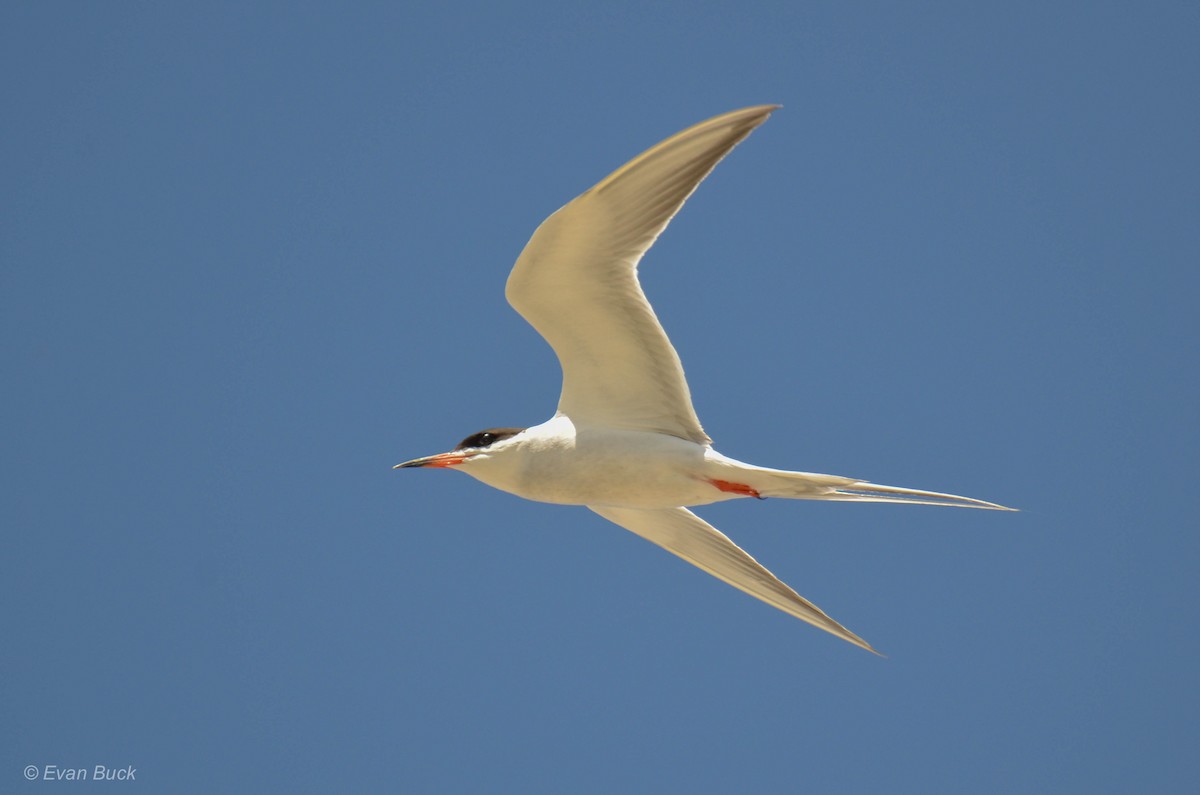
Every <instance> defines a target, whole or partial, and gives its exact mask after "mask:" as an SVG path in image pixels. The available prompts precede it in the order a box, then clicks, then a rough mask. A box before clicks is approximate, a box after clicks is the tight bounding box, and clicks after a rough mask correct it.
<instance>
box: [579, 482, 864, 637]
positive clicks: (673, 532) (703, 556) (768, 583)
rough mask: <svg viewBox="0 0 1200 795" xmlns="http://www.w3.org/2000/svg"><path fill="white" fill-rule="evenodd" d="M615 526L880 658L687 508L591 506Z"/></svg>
mask: <svg viewBox="0 0 1200 795" xmlns="http://www.w3.org/2000/svg"><path fill="white" fill-rule="evenodd" d="M588 507H589V508H591V509H592V510H593V511H595V512H596V513H598V514H600V515H601V516H603V517H604V518H605V519H607V520H608V521H610V522H613V523H614V524H618V525H620V526H621V527H624V528H625V529H626V530H630V531H632V532H634V533H637V534H638V535H640V536H641V537H642V538H644V539H646V540H647V541H652V542H654V543H655V544H658V545H659V546H660V547H662V548H663V549H665V550H667V551H668V552H672V553H674V554H676V555H678V556H679V557H681V558H683V559H684V560H686V561H687V562H688V563H691V564H692V565H694V566H698V567H699V568H701V569H703V570H704V571H706V572H708V573H709V574H711V575H712V576H714V577H716V578H717V579H719V580H724V581H725V582H727V583H729V584H730V585H732V586H733V587H734V588H738V589H740V590H742V591H745V592H746V593H748V594H750V595H751V596H753V597H754V598H755V599H761V600H762V601H764V602H766V603H767V604H769V605H771V606H772V607H777V608H779V609H780V610H782V611H783V612H785V613H787V614H788V615H791V616H795V617H796V618H798V619H800V620H801V621H807V622H808V623H810V624H812V625H813V626H814V627H819V628H820V629H823V630H825V631H826V632H830V633H833V634H834V635H837V636H838V637H839V638H842V639H843V640H848V641H850V642H851V643H853V644H854V645H855V646H861V647H862V648H864V649H866V650H867V651H869V652H874V653H875V654H878V653H879V652H876V651H875V650H874V649H872V648H871V645H870V644H869V643H867V642H866V641H865V640H863V639H862V638H860V637H859V636H858V635H855V634H854V633H853V632H851V631H850V630H848V629H846V628H845V627H843V626H842V625H841V624H839V623H838V622H836V621H834V620H833V619H832V618H830V617H829V616H827V615H825V612H824V611H823V610H821V608H819V607H817V606H816V605H814V604H813V603H812V602H810V601H808V600H807V599H805V598H804V597H803V596H801V595H800V594H798V593H796V592H795V591H793V590H792V589H791V588H789V587H788V586H787V585H785V584H784V583H783V582H782V581H781V580H780V579H779V578H778V577H776V576H775V575H774V574H772V573H771V572H769V571H767V570H766V568H764V567H763V565H762V564H761V563H759V562H758V561H757V560H755V559H754V558H752V557H750V555H749V554H747V553H746V552H745V550H743V549H742V548H741V547H739V546H738V545H737V544H735V543H733V541H731V540H730V539H729V537H728V536H727V535H725V534H724V533H722V532H721V531H720V530H718V529H717V528H715V527H713V526H712V525H710V524H709V523H708V522H706V521H704V520H703V519H701V518H700V517H699V516H697V515H696V514H694V513H692V512H691V511H689V510H688V509H687V508H664V509H659V510H645V509H641V508H612V507H608V506H603V507H601V506H595V505H589V506H588Z"/></svg>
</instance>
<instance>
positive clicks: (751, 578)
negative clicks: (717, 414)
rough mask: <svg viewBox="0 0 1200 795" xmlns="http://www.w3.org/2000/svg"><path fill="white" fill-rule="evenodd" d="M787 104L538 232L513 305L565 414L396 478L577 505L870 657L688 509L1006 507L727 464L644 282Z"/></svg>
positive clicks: (467, 443) (747, 118) (712, 133)
mask: <svg viewBox="0 0 1200 795" xmlns="http://www.w3.org/2000/svg"><path fill="white" fill-rule="evenodd" d="M778 107H779V106H778V105H759V106H756V107H750V108H744V109H742V110H735V111H732V112H730V113H725V114H723V115H720V116H716V117H714V118H711V119H709V120H707V121H704V122H701V123H699V124H697V125H695V126H693V127H689V128H688V129H686V130H684V131H683V132H680V133H678V134H676V135H673V136H671V137H670V138H668V139H666V140H665V141H663V142H662V143H660V144H658V145H657V146H654V147H653V148H651V149H649V150H647V151H646V152H644V153H642V154H641V155H639V156H637V157H635V158H634V159H633V160H631V161H629V162H628V163H626V164H625V165H623V166H621V167H620V168H619V169H617V170H616V171H614V172H613V173H612V174H610V175H608V176H607V177H605V178H604V179H603V180H601V181H600V182H599V183H598V184H597V185H596V186H595V187H593V188H591V189H590V190H588V191H587V192H585V193H583V194H582V195H580V196H579V197H577V198H576V199H574V200H573V201H571V202H570V203H568V204H567V205H566V206H564V207H563V208H562V209H560V210H558V212H556V213H554V214H553V215H551V216H550V217H549V218H547V219H546V220H545V221H544V222H542V224H541V225H540V226H539V227H538V228H537V230H536V231H535V232H534V233H533V237H532V238H531V239H530V240H529V243H528V244H527V245H526V246H525V249H524V250H523V251H522V252H521V255H520V256H519V257H518V258H517V262H516V265H515V266H514V267H513V270H512V273H511V274H510V275H509V277H508V284H507V287H506V289H505V294H506V296H507V298H508V302H509V303H510V304H511V305H512V306H513V308H514V309H516V310H517V312H518V313H520V315H521V316H522V317H523V318H525V320H526V321H528V322H529V324H530V325H532V326H533V327H534V329H536V330H537V332H538V333H539V334H541V335H542V337H544V338H545V340H546V341H547V342H548V343H549V344H550V346H551V347H552V348H553V349H554V352H555V354H556V355H557V357H558V361H559V364H560V366H561V367H562V376H563V381H562V393H561V395H560V397H559V401H558V410H557V411H556V412H555V414H554V416H553V417H551V418H550V419H549V420H547V421H546V422H544V423H542V424H541V425H535V426H533V427H532V428H490V429H488V430H484V431H480V432H479V433H474V434H472V435H470V436H468V437H467V438H465V439H463V440H462V441H461V442H459V443H458V445H456V446H455V447H454V449H453V450H451V451H450V452H447V453H440V454H438V455H431V456H426V457H424V458H417V459H414V460H412V461H406V462H405V463H403V464H397V465H396V467H395V468H396V469H400V468H408V467H425V468H441V469H455V470H459V471H461V472H465V473H467V474H468V475H470V476H472V477H474V478H476V479H478V480H481V481H483V482H484V483H486V484H487V485H489V486H492V487H494V488H497V489H500V490H502V491H507V492H510V493H512V494H516V495H517V496H520V497H524V498H525V499H528V500H536V501H539V502H548V503H558V504H566V505H584V506H586V507H588V508H589V509H591V510H592V511H595V512H596V513H598V514H599V515H600V516H602V517H604V518H605V519H607V520H609V521H610V522H613V523H614V524H617V525H619V526H621V527H623V528H625V529H626V530H630V531H632V532H634V533H636V534H637V535H639V536H641V537H642V538H645V539H646V540H648V541H651V542H653V543H655V544H657V545H659V546H660V547H663V548H664V549H666V550H667V551H669V552H672V553H674V554H675V555H678V556H679V557H681V558H683V559H684V560H686V561H687V562H689V563H691V564H693V565H695V566H697V567H699V568H700V569H702V570H704V571H706V572H708V573H709V574H711V575H713V576H714V577H716V578H718V579H720V580H723V581H725V582H727V583H729V584H730V585H732V586H734V587H735V588H739V589H741V590H742V591H745V592H746V593H748V594H750V595H751V596H753V597H755V598H757V599H761V600H762V601H764V602H766V603H767V604H769V605H771V606H773V607H776V608H778V609H780V610H782V611H783V612H785V613H787V614H789V615H791V616H795V617H796V618H798V619H800V620H802V621H807V622H808V623H809V624H812V625H813V626H816V627H819V628H820V629H823V630H825V631H827V632H830V633H832V634H834V635H836V636H837V637H839V638H843V639H844V640H847V641H849V642H850V643H853V644H855V645H857V646H861V647H862V648H864V649H867V650H868V651H871V652H875V649H873V648H871V645H870V644H868V643H867V642H866V641H865V640H863V639H862V638H860V637H859V636H858V635H855V634H854V633H853V632H851V631H850V630H848V629H846V628H845V627H844V626H842V625H841V624H839V623H838V622H837V621H835V620H833V619H832V618H830V617H829V616H828V615H826V614H825V612H824V611H823V610H821V609H820V608H819V607H817V606H816V605H814V604H813V603H812V602H810V601H808V600H807V599H805V598H804V597H803V596H801V595H800V594H798V593H796V592H795V591H794V590H792V589H791V588H790V587H788V586H787V585H785V584H784V583H783V581H782V580H780V579H779V578H778V577H776V576H775V575H774V574H772V573H771V572H770V571H768V570H767V569H766V568H765V567H764V566H762V564H760V563H759V562H758V561H756V560H755V559H754V558H753V557H751V556H750V555H749V554H747V553H746V552H745V551H743V550H742V548H741V547H739V546H738V545H737V544H735V543H734V542H733V541H731V540H730V539H729V538H728V537H727V536H725V535H724V534H723V533H721V532H720V531H719V530H717V529H716V528H715V527H713V526H712V525H710V524H708V523H707V522H705V521H704V520H703V519H701V518H700V517H698V516H696V514H694V513H692V512H691V511H689V510H688V506H696V505H707V504H710V503H714V502H719V501H722V500H732V499H744V498H750V497H756V498H759V499H765V498H767V497H784V498H788V499H805V500H841V501H845V502H906V503H917V504H921V505H949V506H959V507H968V508H985V509H991V510H1013V509H1011V508H1005V507H1004V506H1002V505H997V504H995V503H991V502H984V501H982V500H975V499H971V498H969V497H959V496H956V495H953V494H942V493H938V492H933V491H919V490H916V489H905V488H898V487H895V486H880V485H877V484H874V483H869V482H867V481H864V480H858V479H856V478H849V477H839V476H837V475H821V474H815V473H810V472H789V471H786V470H781V469H767V468H765V467H759V466H754V465H753V464H746V463H743V462H741V461H737V460H734V459H732V458H729V457H727V456H724V455H722V454H721V453H718V452H717V451H716V450H714V449H713V446H712V439H710V438H709V437H708V434H706V433H705V432H704V429H703V428H702V427H701V425H700V420H699V419H698V418H697V417H696V411H695V409H693V408H692V400H691V393H690V392H689V390H688V385H687V381H686V380H685V378H684V374H683V366H682V364H681V363H680V360H679V355H678V354H677V353H676V352H675V349H674V347H672V345H671V341H670V340H669V339H668V338H667V335H666V332H665V331H664V330H663V327H662V325H661V324H660V323H659V321H658V318H657V317H656V316H655V314H654V310H653V309H652V308H651V306H650V302H649V301H647V300H646V296H645V294H644V293H643V292H642V288H641V285H640V283H639V282H638V274H637V270H638V263H639V262H640V261H641V259H642V255H643V254H645V253H646V251H647V250H648V249H649V248H650V246H652V245H653V244H654V241H655V240H656V239H657V238H658V236H659V235H660V234H661V233H662V231H663V229H665V228H666V226H667V224H668V223H669V222H670V220H671V218H672V217H674V215H675V213H676V212H678V211H679V208H680V207H682V206H683V203H684V202H685V201H686V200H687V198H688V197H689V196H690V195H691V194H692V191H694V190H695V189H696V187H697V186H698V185H699V184H700V182H701V181H702V180H703V179H704V178H705V177H706V176H708V174H709V172H711V171H712V169H713V168H714V167H715V166H716V165H717V163H718V162H720V160H721V159H722V158H724V157H725V155H727V154H729V152H730V151H731V150H732V149H733V148H734V147H735V146H736V145H737V144H738V143H740V142H741V141H742V140H743V139H744V138H746V137H747V136H748V135H749V134H750V133H751V132H752V131H753V130H754V129H755V128H756V127H758V126H759V125H760V124H762V123H763V122H764V121H766V120H767V118H768V117H769V116H770V115H771V113H772V112H773V111H774V110H776V109H777V108H778ZM875 653H876V654H878V652H875Z"/></svg>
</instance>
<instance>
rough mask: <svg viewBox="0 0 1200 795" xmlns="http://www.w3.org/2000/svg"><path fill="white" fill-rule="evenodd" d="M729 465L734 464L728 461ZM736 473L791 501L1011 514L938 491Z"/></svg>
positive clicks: (749, 469)
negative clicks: (903, 505)
mask: <svg viewBox="0 0 1200 795" xmlns="http://www.w3.org/2000/svg"><path fill="white" fill-rule="evenodd" d="M727 460H728V459H727ZM730 463H734V462H732V461H730ZM736 463H737V464H738V465H739V466H738V470H739V471H738V472H737V474H736V475H732V474H731V475H730V477H731V478H733V479H736V480H740V481H744V482H745V483H746V484H747V485H749V486H751V487H752V488H753V489H754V491H755V492H757V494H758V495H761V496H763V497H783V498H785V499H792V500H838V501H841V502H909V503H913V504H914V505H947V506H951V507H955V508H983V509H985V510H989V511H1015V510H1017V509H1016V508H1009V507H1007V506H1004V505H997V504H996V503H994V502H986V501H984V500H976V499H973V498H971V497H960V496H959V495H957V494H943V493H941V492H938V491H922V490H921V489H904V488H900V487H899V486H881V485H879V484H877V483H868V482H867V481H865V480H855V479H853V478H845V477H840V476H838V475H820V474H817V473H815V472H789V471H787V470H784V469H767V468H765V467H756V466H751V465H748V464H742V463H741V462H736Z"/></svg>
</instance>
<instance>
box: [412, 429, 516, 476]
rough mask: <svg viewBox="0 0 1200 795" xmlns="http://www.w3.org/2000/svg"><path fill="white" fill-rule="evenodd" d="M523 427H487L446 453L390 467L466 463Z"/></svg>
mask: <svg viewBox="0 0 1200 795" xmlns="http://www.w3.org/2000/svg"><path fill="white" fill-rule="evenodd" d="M524 430H525V429H524V428H488V429H487V430H486V431H480V432H479V433H473V434H471V435H470V436H468V437H467V438H466V439H463V440H462V441H461V442H459V443H458V445H457V446H456V447H455V448H454V449H453V450H451V451H450V452H448V453H438V454H437V455H427V456H425V457H424V458H414V459H413V460H412V461H405V462H404V463H403V464H396V466H394V467H392V469H405V468H408V467H428V468H430V469H445V468H447V467H456V466H458V465H459V464H463V463H466V462H467V461H470V460H471V459H472V458H475V457H476V456H480V455H486V454H487V452H488V451H490V450H493V449H494V446H495V445H496V444H498V443H499V442H503V441H504V440H505V439H510V438H512V437H513V436H516V435H517V434H519V433H521V432H522V431H524Z"/></svg>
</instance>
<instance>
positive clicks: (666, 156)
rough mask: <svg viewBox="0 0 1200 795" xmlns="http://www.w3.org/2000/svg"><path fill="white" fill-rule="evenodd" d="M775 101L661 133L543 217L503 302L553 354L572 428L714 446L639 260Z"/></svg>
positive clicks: (561, 406)
mask: <svg viewBox="0 0 1200 795" xmlns="http://www.w3.org/2000/svg"><path fill="white" fill-rule="evenodd" d="M776 107H777V106H775V105H762V106H758V107H753V108H745V109H743V110H738V111H733V112H732V113H726V114H724V115H722V116H717V117H715V118H713V119H709V120H708V121H705V122H701V123H700V124H697V125H695V126H694V127H690V128H688V129H686V130H684V131H683V132H681V133H678V134H677V135H674V136H672V137H670V138H668V139H667V140H665V141H663V142H662V143H660V144H658V145H657V146H655V147H653V148H651V149H649V150H648V151H646V152H644V153H642V154H641V155H639V156H638V157H636V158H634V159H633V160H631V161H629V162H628V163H626V164H625V165H624V166H622V167H621V168H619V169H617V170H616V171H614V172H613V173H612V174H610V175H609V176H607V177H605V178H604V179H603V180H602V181H601V182H599V183H598V184H597V185H596V186H595V187H593V188H591V189H590V190H588V191H587V192H586V193H584V194H583V195H581V196H579V197H578V198H576V199H575V200H573V201H572V202H570V203H569V204H567V205H566V206H565V207H563V208H562V209H560V210H559V211H558V212H556V213H554V214H553V215H551V216H550V217H549V218H547V219H546V220H545V221H544V222H543V223H542V224H541V226H539V227H538V228H537V231H535V232H534V233H533V237H532V238H531V239H530V241H529V243H528V244H527V245H526V246H525V250H524V251H522V252H521V256H520V257H519V258H518V259H517V263H516V265H515V266H514V267H513V271H512V274H511V275H510V276H509V278H508V285H507V288H506V295H507V297H508V302H509V303H510V304H512V306H513V308H514V309H516V310H517V312H519V313H520V314H521V316H522V317H524V318H525V320H527V321H528V322H529V324H530V325H532V326H533V327H534V328H535V329H536V330H537V331H538V333H539V334H541V335H542V337H544V338H545V339H546V341H547V342H548V343H550V346H551V347H552V348H553V349H554V352H555V354H556V355H557V356H558V361H559V364H560V365H561V367H562V370H563V388H562V394H561V396H560V398H559V403H558V411H559V413H560V414H565V415H567V416H568V417H570V418H571V420H572V421H573V422H574V423H575V424H576V425H577V426H578V425H589V424H593V425H603V426H607V427H614V428H621V429H625V430H641V431H652V432H657V433H664V434H669V435H672V436H678V437H680V438H683V439H688V440H690V441H693V442H696V443H698V444H708V443H709V442H710V441H711V440H710V439H709V437H708V435H707V434H705V433H704V429H703V428H702V427H701V425H700V420H699V418H697V416H696V411H695V409H694V408H693V407H692V399H691V393H690V392H689V391H688V386H687V381H686V379H685V378H684V374H683V366H682V364H681V363H680V361H679V355H678V354H677V353H676V352H675V349H674V347H672V345H671V341H670V340H669V339H668V338H667V335H666V332H665V331H663V328H662V324H660V323H659V321H658V318H657V316H655V314H654V310H653V308H651V306H650V302H649V301H647V300H646V296H645V294H644V293H643V292H642V288H641V285H640V284H639V283H638V278H637V267H638V262H639V261H640V260H641V258H642V255H643V254H645V253H646V250H647V249H649V248H650V246H651V245H653V244H654V241H655V240H656V239H657V238H658V236H659V234H661V233H662V231H663V229H665V228H666V226H667V224H668V223H669V222H670V220H671V218H672V217H673V216H674V215H675V213H676V212H678V211H679V208H680V207H682V206H683V203H684V202H685V201H686V200H687V198H688V196H690V195H691V194H692V191H694V190H695V189H696V186H697V185H699V184H700V182H701V181H702V180H703V179H704V178H705V177H706V176H707V175H708V174H709V172H710V171H712V169H713V168H714V167H715V166H716V164H717V163H718V162H720V160H721V158H723V157H724V156H725V155H726V154H728V153H729V151H730V150H731V149H733V147H734V146H736V145H737V144H738V142H740V141H741V140H742V139H744V138H745V137H746V136H747V135H749V134H750V133H751V132H752V131H753V130H754V128H755V127H757V126H758V125H760V124H762V123H763V122H764V121H766V119H767V117H768V116H770V114H771V112H772V111H773V110H775V108H776Z"/></svg>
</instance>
